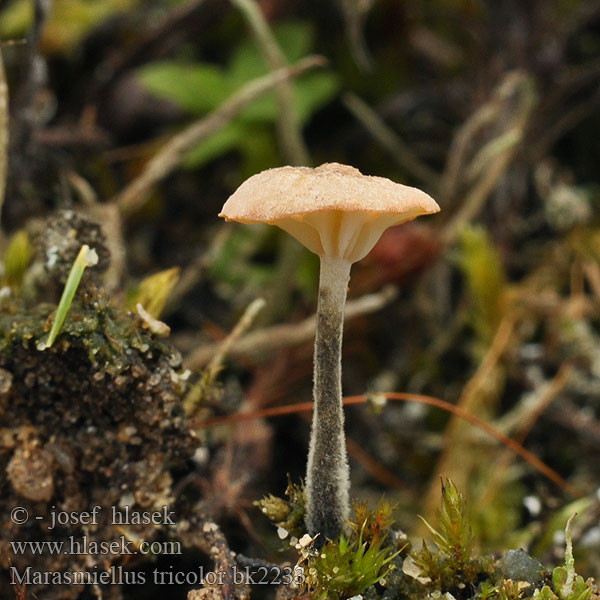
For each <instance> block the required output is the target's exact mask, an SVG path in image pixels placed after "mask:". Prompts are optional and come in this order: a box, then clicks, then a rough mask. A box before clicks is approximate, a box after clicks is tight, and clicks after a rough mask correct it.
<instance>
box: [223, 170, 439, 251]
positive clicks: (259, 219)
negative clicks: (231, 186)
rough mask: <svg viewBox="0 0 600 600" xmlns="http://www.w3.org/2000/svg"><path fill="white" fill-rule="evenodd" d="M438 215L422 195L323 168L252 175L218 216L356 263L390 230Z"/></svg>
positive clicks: (352, 172) (389, 183) (387, 182)
mask: <svg viewBox="0 0 600 600" xmlns="http://www.w3.org/2000/svg"><path fill="white" fill-rule="evenodd" d="M439 210H440V207H439V206H438V205H437V203H436V202H435V200H433V198H431V197H430V196H428V195H427V194H426V193H425V192H422V191H421V190H418V189H416V188H413V187H409V186H406V185H402V184H399V183H394V182H393V181H390V180H389V179H386V178H384V177H371V176H367V175H363V174H362V173H361V172H360V171H359V170H358V169H355V168H354V167H350V166H348V165H341V164H339V163H325V164H323V165H321V166H320V167H317V168H315V169H312V168H309V167H279V168H276V169H269V170H267V171H263V172H262V173H258V174H257V175H253V176H252V177H250V178H249V179H248V180H246V181H245V182H244V183H243V184H242V185H241V186H240V187H239V188H238V189H237V190H236V191H235V192H234V193H233V194H232V195H231V196H230V197H229V199H228V200H227V202H225V205H224V206H223V210H222V211H221V213H220V214H219V216H220V217H224V218H225V219H227V220H228V221H240V222H242V223H269V224H272V225H277V226H278V227H280V228H281V229H283V230H285V231H287V232H288V233H289V234H291V235H292V236H294V237H295V238H296V239H297V240H298V241H299V242H300V243H301V244H304V245H305V246H306V247H307V248H308V249H309V250H311V251H312V252H314V253H316V254H319V255H321V256H322V255H327V256H337V257H341V258H345V259H347V260H349V261H350V262H356V261H358V260H360V259H361V258H364V256H366V255H367V254H368V253H369V251H370V250H371V248H372V247H373V246H374V245H375V243H376V242H377V240H378V239H379V237H380V236H381V234H382V233H383V232H384V231H385V230H386V229H387V228H388V227H391V226H392V225H399V224H401V223H404V222H406V221H410V220H411V219H414V218H415V217H418V216H420V215H424V214H431V213H436V212H438V211H439Z"/></svg>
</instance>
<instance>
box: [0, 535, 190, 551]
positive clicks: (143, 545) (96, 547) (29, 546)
mask: <svg viewBox="0 0 600 600" xmlns="http://www.w3.org/2000/svg"><path fill="white" fill-rule="evenodd" d="M10 547H11V550H12V551H13V554H15V555H17V554H18V555H21V554H24V555H40V554H65V555H67V556H69V555H75V556H79V555H93V556H97V555H113V556H114V555H126V554H151V555H152V554H155V555H159V554H181V553H182V552H181V542H176V541H162V542H158V541H154V542H150V541H146V540H141V541H140V540H135V541H134V540H130V539H127V538H126V537H125V536H123V535H122V536H119V537H118V538H117V539H115V540H111V541H104V540H103V541H96V540H89V539H88V538H87V537H86V536H83V537H80V538H76V537H74V536H69V537H68V538H67V539H66V541H52V542H50V541H43V542H40V541H27V542H22V541H12V542H10Z"/></svg>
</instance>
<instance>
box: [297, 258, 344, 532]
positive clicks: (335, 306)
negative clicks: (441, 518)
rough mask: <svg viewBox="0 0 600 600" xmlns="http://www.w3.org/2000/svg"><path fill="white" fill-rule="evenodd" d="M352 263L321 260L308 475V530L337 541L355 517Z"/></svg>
mask: <svg viewBox="0 0 600 600" xmlns="http://www.w3.org/2000/svg"><path fill="white" fill-rule="evenodd" d="M350 267H351V263H350V261H348V260H346V259H344V258H337V257H330V256H321V275H320V281H319V304H318V308H317V333H316V338H315V355H314V381H313V399H314V411H313V421H312V432H311V438H310V448H309V452H308V466H307V470H306V502H307V505H306V526H307V528H308V531H309V533H310V534H311V535H316V534H317V533H320V534H321V536H322V537H321V540H320V541H321V542H323V541H324V540H325V539H334V538H336V537H337V536H339V534H340V533H341V531H342V530H343V528H344V524H345V522H346V521H347V519H348V516H349V512H350V500H349V487H350V478H349V468H348V458H347V455H346V441H345V435H344V411H343V406H342V330H343V324H344V305H345V303H346V292H347V289H348V280H349V278H350Z"/></svg>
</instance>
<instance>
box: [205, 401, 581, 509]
mask: <svg viewBox="0 0 600 600" xmlns="http://www.w3.org/2000/svg"><path fill="white" fill-rule="evenodd" d="M380 395H382V396H385V397H386V398H387V399H388V400H395V401H400V402H417V403H419V404H427V405H428V406H435V407H436V408H441V409H442V410H445V411H447V412H450V413H452V414H454V415H456V416H458V417H460V418H461V419H464V420H465V421H468V422H469V423H472V424H473V425H475V427H478V428H479V429H481V430H482V431H484V432H485V433H487V434H488V435H489V436H490V437H493V438H494V439H496V440H498V441H499V442H500V443H501V444H503V445H504V446H506V447H507V448H509V449H510V450H512V451H513V452H514V453H515V454H518V455H519V456H520V457H521V458H522V459H523V460H525V461H527V462H528V463H529V464H530V465H531V466H532V467H533V468H534V469H536V470H537V471H539V472H540V473H541V474H542V475H544V476H545V477H547V478H548V479H549V480H550V481H552V482H553V483H555V484H556V485H557V486H558V487H560V488H561V489H562V490H564V491H565V492H566V493H567V494H569V495H570V496H573V497H574V498H581V497H582V496H583V494H582V492H580V491H579V490H578V489H576V488H575V487H573V486H572V485H571V484H570V483H568V482H567V481H565V479H564V478H563V477H561V476H560V475H559V474H558V473H557V472H556V471H555V470H554V469H552V468H551V467H549V466H548V465H547V464H545V463H544V462H543V461H541V460H540V459H539V458H538V457H537V456H536V455H535V454H533V453H532V452H530V451H529V450H527V449H526V448H524V447H523V446H522V445H521V444H519V443H518V442H516V441H515V440H513V439H512V438H510V437H508V436H506V435H504V434H503V433H502V432H500V431H498V430H497V429H495V428H494V427H492V426H491V425H489V424H488V423H486V422H485V421H483V420H481V419H480V418H479V417H476V416H475V415H472V414H471V413H469V412H467V411H465V410H463V409H461V408H459V407H458V406H455V405H454V404H451V403H450V402H446V401H445V400H440V399H439V398H435V397H434V396H424V395H421V394H406V393H402V392H388V393H385V394H380ZM343 402H344V405H345V406H352V405H355V404H365V403H366V402H367V397H366V396H346V397H345V398H344V400H343ZM312 409H313V403H312V402H302V403H299V404H288V405H285V406H276V407H274V408H265V409H261V410H256V411H254V412H250V413H236V414H233V415H227V416H224V417H215V418H213V419H208V420H206V421H204V422H202V423H198V424H197V425H196V426H197V427H201V428H205V427H213V426H215V425H223V424H233V423H240V422H242V421H250V420H253V419H264V418H267V417H280V416H283V415H290V414H296V413H301V412H310V411H312Z"/></svg>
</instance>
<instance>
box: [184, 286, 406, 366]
mask: <svg viewBox="0 0 600 600" xmlns="http://www.w3.org/2000/svg"><path fill="white" fill-rule="evenodd" d="M397 294H398V291H397V289H396V288H395V287H393V286H387V287H385V288H383V290H381V291H380V292H378V293H376V294H367V295H365V296H362V297H361V298H357V299H356V300H350V301H348V303H347V304H346V313H345V320H346V321H349V320H351V319H354V318H356V317H359V316H361V315H366V314H370V313H372V312H376V311H378V310H381V309H382V308H383V307H384V306H386V305H387V304H389V303H390V302H391V301H392V300H393V299H394V298H395V297H396V296H397ZM315 329H316V317H315V316H314V315H313V316H312V317H308V318H307V319H304V321H301V322H300V323H296V324H294V325H275V326H273V327H267V328H265V329H261V330H259V331H254V332H252V333H249V334H247V335H245V336H243V337H241V338H239V339H237V340H236V341H235V343H234V344H233V345H232V346H231V347H230V348H229V351H228V355H229V356H231V357H232V358H238V359H239V358H246V357H252V358H253V359H255V360H260V357H261V356H262V357H268V356H272V353H273V352H275V351H277V350H281V349H282V348H289V347H290V346H297V345H299V344H302V343H305V342H308V341H311V340H312V339H313V338H314V336H315ZM219 347H220V343H215V344H208V345H206V346H201V347H200V348H198V349H197V350H195V351H194V352H192V353H191V354H190V355H189V356H188V357H187V358H186V359H185V361H184V362H185V366H186V367H187V368H188V369H192V370H196V369H200V368H201V367H203V366H204V365H205V364H206V363H207V362H208V361H209V360H211V358H212V357H213V356H214V355H215V353H216V352H217V351H218V349H219Z"/></svg>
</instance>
